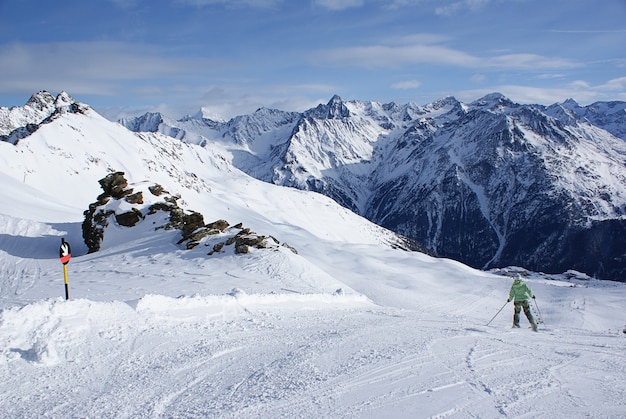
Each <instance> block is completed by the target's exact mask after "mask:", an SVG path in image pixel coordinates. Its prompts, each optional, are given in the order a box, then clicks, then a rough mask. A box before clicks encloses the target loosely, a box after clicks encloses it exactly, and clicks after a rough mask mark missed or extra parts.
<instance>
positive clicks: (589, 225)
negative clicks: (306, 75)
mask: <svg viewBox="0 0 626 419" xmlns="http://www.w3.org/2000/svg"><path fill="white" fill-rule="evenodd" d="M625 108H626V103H623V102H610V103H595V104H592V105H589V106H586V107H581V106H579V105H578V104H576V103H575V102H574V101H572V100H568V101H566V102H564V103H562V104H555V105H552V106H549V107H545V106H539V105H519V104H516V103H513V102H512V101H510V100H509V99H507V98H505V97H503V96H502V95H500V94H497V93H495V94H491V95H487V96H485V97H484V98H481V99H479V100H477V101H475V102H473V103H470V104H463V103H461V102H459V101H457V100H456V99H454V98H452V97H448V98H445V99H442V100H439V101H437V102H434V103H431V104H428V105H426V106H418V105H415V104H413V103H409V104H406V105H397V104H394V103H390V104H379V103H376V102H362V101H349V102H345V101H343V100H342V99H341V98H339V97H338V96H334V97H333V98H332V99H331V100H330V101H329V102H328V104H326V105H319V106H318V107H316V108H314V109H311V110H308V111H306V112H303V113H300V114H298V113H293V112H282V111H277V110H268V109H260V110H258V111H257V112H255V113H254V114H252V115H247V116H241V117H237V118H235V119H233V120H231V121H228V122H222V123H220V122H216V121H212V120H207V119H198V118H192V117H189V118H184V119H183V120H181V121H175V122H172V121H165V120H159V121H157V122H158V124H157V123H155V124H153V125H152V126H144V127H143V128H141V129H139V128H138V121H140V120H133V121H122V123H123V124H124V125H125V126H127V127H128V128H129V129H132V130H136V131H139V130H142V129H143V130H148V131H152V132H157V131H158V132H168V131H171V132H175V133H176V135H173V136H175V137H177V138H182V139H185V138H188V140H189V139H191V141H192V142H194V143H196V144H206V142H207V141H208V142H219V143H220V144H222V145H223V146H224V147H226V148H228V149H229V150H230V151H231V153H233V159H232V162H233V164H234V165H235V166H236V167H238V168H239V169H241V170H243V171H245V172H246V173H248V174H250V175H251V176H254V177H256V178H258V179H261V180H264V181H267V182H271V183H274V184H277V185H284V186H292V187H296V188H299V189H305V190H311V191H316V192H320V193H323V194H325V195H327V196H329V197H331V198H333V199H334V200H335V201H337V202H338V203H340V204H341V205H343V206H344V207H346V208H349V209H351V210H352V211H354V212H356V213H358V214H361V215H363V216H365V217H366V218H368V219H370V220H371V221H373V222H375V223H377V224H379V225H381V226H384V227H386V228H389V229H391V230H393V231H396V232H398V233H400V234H403V235H405V236H408V237H410V238H412V239H415V240H417V241H418V242H421V243H423V244H424V245H426V247H427V248H429V249H430V250H432V251H433V252H435V253H437V254H439V255H441V256H446V257H451V258H454V259H457V260H460V261H462V262H464V263H467V264H470V265H471V266H474V267H478V268H491V267H502V266H508V265H523V266H526V267H528V268H530V269H533V270H539V271H545V272H563V271H565V270H567V269H569V268H574V269H577V270H580V271H583V272H586V273H588V274H590V275H594V276H597V277H599V278H613V279H621V280H623V279H624V278H625V277H626V254H625V253H624V248H625V247H626V164H625V162H626V142H625V141H624V140H626V134H625V133H626V111H625ZM145 118H146V117H143V119H145ZM181 133H183V135H181Z"/></svg>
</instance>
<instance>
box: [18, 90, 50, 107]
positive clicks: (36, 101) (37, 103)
mask: <svg viewBox="0 0 626 419" xmlns="http://www.w3.org/2000/svg"><path fill="white" fill-rule="evenodd" d="M54 101H55V99H54V96H52V95H51V94H50V93H49V92H47V91H46V90H41V91H39V92H37V93H35V94H34V95H32V96H31V97H30V99H28V101H27V102H26V104H25V105H24V106H28V107H30V108H32V109H35V110H38V111H46V110H51V109H54Z"/></svg>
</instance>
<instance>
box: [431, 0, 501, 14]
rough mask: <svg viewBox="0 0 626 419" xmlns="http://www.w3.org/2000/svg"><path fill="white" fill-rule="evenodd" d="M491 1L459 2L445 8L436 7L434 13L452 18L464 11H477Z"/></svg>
mask: <svg viewBox="0 0 626 419" xmlns="http://www.w3.org/2000/svg"><path fill="white" fill-rule="evenodd" d="M490 1H491V0H460V1H456V2H454V3H451V4H447V5H445V6H441V7H437V8H436V9H435V13H436V14H438V15H441V16H452V15H455V14H457V13H461V12H462V11H464V10H472V11H475V10H479V9H481V8H483V7H484V6H486V5H487V4H488V3H489V2H490Z"/></svg>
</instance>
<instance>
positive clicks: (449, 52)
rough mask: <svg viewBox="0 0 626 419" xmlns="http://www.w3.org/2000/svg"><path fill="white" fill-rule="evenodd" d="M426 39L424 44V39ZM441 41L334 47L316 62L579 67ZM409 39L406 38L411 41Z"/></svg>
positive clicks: (560, 60) (436, 38) (376, 65)
mask: <svg viewBox="0 0 626 419" xmlns="http://www.w3.org/2000/svg"><path fill="white" fill-rule="evenodd" d="M425 39H427V42H423V40H425ZM442 39H443V38H442V37H441V36H439V35H433V36H431V37H430V38H428V37H426V35H425V34H421V35H419V36H416V37H415V38H414V39H412V40H413V41H417V42H416V43H412V44H401V45H398V44H397V40H396V43H393V42H389V43H388V44H387V45H369V46H355V47H346V48H335V49H329V50H324V51H320V52H318V54H316V56H315V59H320V60H322V61H324V62H326V63H329V64H333V65H337V66H345V67H366V68H398V67H403V66H406V65H414V64H432V65H443V66H455V67H462V68H484V69H518V70H537V69H544V70H554V69H566V68H574V67H578V66H581V65H582V64H580V63H577V62H575V61H572V60H568V59H565V58H558V57H545V56H542V55H538V54H528V53H520V54H504V55H495V56H484V57H479V56H475V55H472V54H469V53H466V52H464V51H461V50H458V49H454V48H450V47H447V46H445V45H442V44H441V43H437V42H438V41H440V40H442ZM410 40H411V38H410V37H409V38H405V41H410Z"/></svg>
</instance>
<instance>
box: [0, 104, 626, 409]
mask: <svg viewBox="0 0 626 419" xmlns="http://www.w3.org/2000/svg"><path fill="white" fill-rule="evenodd" d="M228 153H229V152H228V151H227V150H225V149H224V148H221V147H220V146H219V145H217V144H212V145H211V147H206V146H205V147H199V146H196V145H193V144H185V143H182V142H180V141H177V140H175V139H171V138H168V137H165V136H163V135H161V134H140V135H135V134H133V133H131V132H129V131H127V130H126V129H124V128H123V127H121V126H120V125H117V124H113V123H110V122H108V121H106V120H104V119H103V118H101V117H100V116H99V115H97V114H96V113H94V112H93V111H88V112H86V113H85V114H65V115H62V116H60V117H59V118H57V119H55V120H54V121H51V122H50V123H47V124H44V125H42V126H41V127H40V128H39V129H38V130H37V131H36V132H34V133H33V134H32V135H31V136H29V137H27V138H24V139H22V140H20V141H19V142H18V143H17V144H16V145H13V144H9V143H2V142H0V159H1V160H0V161H1V163H2V165H1V166H0V167H2V170H1V176H2V177H1V178H0V181H1V182H0V197H1V199H2V202H3V206H2V208H0V307H1V311H0V383H1V384H0V412H2V413H1V414H0V416H3V417H121V418H125V417H128V418H130V417H133V418H137V417H146V418H160V417H163V418H165V417H233V418H234V417H237V418H241V417H250V418H252V417H307V418H309V417H310V418H313V417H315V418H318V417H381V418H383V417H385V418H386V417H398V418H402V417H407V418H408V417H411V418H415V417H418V418H419V417H563V418H576V417H589V416H591V417H615V418H617V417H623V416H624V415H626V402H625V401H624V398H623V394H624V391H626V388H625V387H624V376H626V367H625V366H626V362H625V361H626V351H625V349H626V335H625V334H624V333H622V329H623V328H624V327H625V324H624V323H625V319H624V316H623V307H624V304H625V302H626V286H624V284H621V283H615V282H611V281H595V280H592V279H589V278H587V279H582V278H585V277H584V276H583V275H577V277H578V278H581V279H566V277H565V276H555V277H549V276H545V275H541V274H534V273H527V275H528V283H529V285H530V286H531V287H532V289H533V292H534V293H535V294H536V296H537V300H536V301H537V304H538V306H533V307H534V308H535V311H536V307H539V309H540V310H541V315H542V317H543V320H544V321H545V322H544V323H543V324H540V331H539V333H533V332H531V331H530V330H529V329H525V328H522V329H516V330H512V329H510V323H511V314H512V313H511V312H512V307H511V304H508V305H506V307H504V309H503V311H502V312H500V313H499V314H498V315H497V316H495V318H494V320H493V321H492V322H491V324H490V326H485V325H486V324H487V323H488V322H489V320H490V319H491V318H492V317H494V315H496V314H497V312H498V310H499V309H500V308H501V307H502V306H503V305H504V303H505V302H506V298H507V295H508V289H509V286H510V282H511V281H510V278H508V277H506V276H501V275H497V274H494V273H486V272H480V271H476V270H474V269H471V268H468V267H467V266H464V265H462V264H460V263H457V262H454V261H450V260H446V259H435V258H431V257H429V256H426V255H424V254H421V253H416V252H405V251H402V250H396V249H393V248H392V246H390V244H393V242H394V240H395V237H394V235H393V234H391V233H389V232H388V231H386V230H383V229H381V228H380V227H377V226H375V225H373V224H371V223H370V222H368V221H366V220H364V219H363V218H361V217H358V216H357V215H355V214H354V213H352V212H350V211H348V210H347V209H345V208H342V207H340V206H338V205H337V204H336V203H335V202H334V201H332V200H330V199H329V198H326V197H324V196H322V195H319V194H315V193H311V192H306V191H299V190H295V189H291V188H285V187H280V186H276V185H271V184H267V183H263V182H260V181H258V180H255V179H253V178H251V177H249V176H247V175H245V174H244V173H242V172H241V171H239V170H238V169H236V168H234V167H233V166H232V165H231V164H230V163H229V161H230V157H231V156H230V155H229V154H228ZM114 170H121V171H124V172H125V174H126V177H127V178H128V179H129V181H130V186H132V187H135V188H140V187H142V185H145V184H152V183H159V184H161V185H163V186H164V187H165V188H166V189H168V190H169V191H170V192H171V193H177V194H180V195H181V198H180V200H179V202H180V203H181V204H184V205H185V206H186V207H187V208H189V209H193V210H196V211H200V212H201V213H202V214H203V215H204V217H205V219H206V220H207V221H212V220H216V219H226V220H228V221H229V222H231V224H234V223H237V222H243V224H244V225H245V226H248V227H250V228H252V229H253V230H255V231H258V232H259V233H261V234H271V235H273V236H275V237H276V238H277V239H279V240H281V241H286V242H288V243H289V244H291V245H292V246H293V247H295V248H296V249H297V251H298V253H297V254H295V253H293V252H291V251H290V250H288V249H286V248H277V249H253V250H252V251H251V252H250V253H249V254H245V255H237V254H235V253H234V252H232V251H225V252H223V253H218V254H214V255H212V256H208V255H207V250H206V248H203V246H197V247H195V248H193V249H191V250H186V249H185V248H184V247H182V246H180V245H177V244H176V242H177V241H178V239H179V238H180V237H179V233H178V232H177V231H176V230H169V231H163V230H159V231H154V229H153V224H152V219H148V218H146V220H149V221H147V222H143V223H139V224H138V225H137V226H136V227H133V228H125V227H121V226H117V225H111V226H110V228H109V229H108V230H107V232H106V234H105V238H104V242H103V247H102V249H101V250H100V251H98V252H96V253H91V254H87V253H86V247H85V246H84V245H81V243H80V241H81V238H80V236H81V233H80V224H81V222H82V217H83V211H84V210H86V209H87V206H88V205H89V203H91V202H93V201H94V200H95V198H96V196H97V195H98V194H99V193H101V192H102V191H101V189H100V187H99V185H98V179H101V178H102V177H103V176H104V175H106V174H107V173H109V172H111V171H114ZM60 237H65V238H67V239H68V240H69V241H70V242H71V244H72V249H73V257H72V260H71V261H70V263H69V265H68V272H69V286H70V300H69V301H65V300H64V298H63V295H64V294H63V274H62V269H61V266H62V265H61V264H60V263H59V260H58V259H57V256H58V246H59V244H60ZM522 322H523V323H522V324H523V325H526V323H524V322H525V319H523V320H522Z"/></svg>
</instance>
